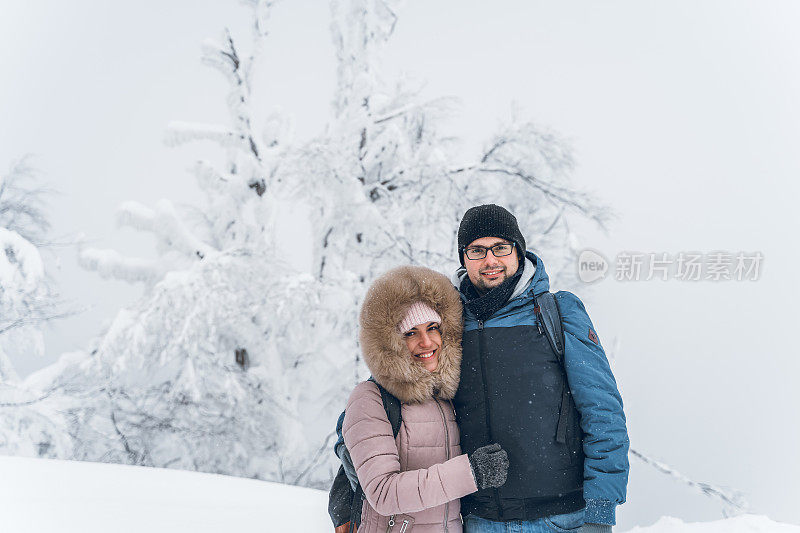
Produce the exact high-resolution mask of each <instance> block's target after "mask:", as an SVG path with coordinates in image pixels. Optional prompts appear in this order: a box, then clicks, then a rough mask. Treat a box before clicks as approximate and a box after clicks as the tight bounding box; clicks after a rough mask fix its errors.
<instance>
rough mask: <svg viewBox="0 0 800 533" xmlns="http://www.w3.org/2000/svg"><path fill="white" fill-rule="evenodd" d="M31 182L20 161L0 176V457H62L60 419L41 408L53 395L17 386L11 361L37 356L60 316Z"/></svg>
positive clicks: (65, 446)
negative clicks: (45, 328) (47, 327)
mask: <svg viewBox="0 0 800 533" xmlns="http://www.w3.org/2000/svg"><path fill="white" fill-rule="evenodd" d="M34 177H35V176H34V173H33V171H32V169H31V168H30V167H29V166H28V165H27V163H26V161H25V160H24V159H23V160H21V161H20V162H18V163H16V164H15V165H13V166H12V167H11V170H10V171H9V172H8V173H7V174H6V175H0V454H7V455H24V456H29V457H65V456H67V455H68V454H69V453H70V451H71V444H70V439H69V436H68V435H67V433H66V431H65V428H64V425H63V419H62V417H61V415H60V414H59V412H58V411H57V410H56V409H55V408H54V407H53V406H52V405H48V404H45V403H43V400H44V399H46V398H47V397H48V396H50V394H52V392H53V391H52V390H47V391H44V392H43V391H41V390H38V389H37V388H35V387H30V386H28V385H27V384H25V383H23V382H21V381H20V379H19V376H18V375H17V372H16V370H15V369H14V366H13V365H12V363H11V359H10V356H16V357H38V356H41V355H42V352H43V351H44V340H43V338H42V330H41V327H42V325H43V324H44V323H45V322H47V321H48V320H52V319H54V318H59V317H61V316H63V313H62V312H61V311H60V310H59V307H60V306H59V302H58V300H57V296H56V295H55V293H54V292H53V291H52V290H51V288H50V284H49V283H48V280H47V277H46V275H45V269H44V265H43V262H42V257H41V255H40V253H39V248H38V247H39V246H44V245H46V240H45V237H46V232H47V229H48V227H49V224H48V222H47V219H46V217H45V215H44V211H43V209H42V200H41V195H42V194H43V192H44V191H43V190H42V189H40V188H37V187H35V186H34V185H33V181H34Z"/></svg>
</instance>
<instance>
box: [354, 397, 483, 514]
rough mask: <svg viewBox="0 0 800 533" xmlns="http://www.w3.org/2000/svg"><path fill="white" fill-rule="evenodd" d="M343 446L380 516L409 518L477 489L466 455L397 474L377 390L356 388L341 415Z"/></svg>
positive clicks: (397, 461)
mask: <svg viewBox="0 0 800 533" xmlns="http://www.w3.org/2000/svg"><path fill="white" fill-rule="evenodd" d="M343 433H344V442H345V445H346V446H347V449H348V450H350V457H352V459H353V464H354V466H355V468H356V473H357V474H358V480H359V483H360V484H361V487H362V489H363V490H364V495H365V497H366V499H367V501H368V502H369V504H370V505H371V506H372V508H373V509H375V510H376V511H377V512H378V513H379V514H381V515H383V516H389V515H392V514H399V513H414V512H418V511H421V510H423V509H428V508H431V507H436V506H438V505H442V504H444V503H447V502H449V501H452V500H455V499H458V498H461V497H462V496H466V495H467V494H471V493H473V492H475V491H477V490H478V487H477V486H476V485H475V478H474V477H473V476H472V469H471V467H470V464H469V459H468V458H467V455H466V454H462V455H459V456H456V457H454V458H452V459H450V460H448V461H446V462H444V463H440V464H436V465H433V466H431V467H430V468H423V469H419V470H408V471H406V472H400V457H399V455H398V451H397V444H396V442H395V439H394V437H393V436H392V426H391V424H390V423H389V420H388V419H387V417H386V411H385V410H384V408H383V402H382V401H381V394H380V392H379V390H378V387H377V386H376V385H375V384H374V383H371V382H364V383H360V384H359V385H358V386H356V388H355V390H353V393H352V394H351V395H350V399H349V400H348V402H347V409H346V410H345V417H344V425H343Z"/></svg>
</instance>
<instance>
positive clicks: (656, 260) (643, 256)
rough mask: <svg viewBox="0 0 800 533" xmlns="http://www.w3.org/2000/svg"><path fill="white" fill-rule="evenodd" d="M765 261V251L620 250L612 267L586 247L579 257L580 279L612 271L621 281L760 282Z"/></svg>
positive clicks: (599, 254) (595, 278)
mask: <svg viewBox="0 0 800 533" xmlns="http://www.w3.org/2000/svg"><path fill="white" fill-rule="evenodd" d="M763 260H764V255H763V254H762V253H761V252H726V251H714V252H708V253H702V252H678V253H675V254H669V253H667V252H658V253H656V252H620V253H618V254H617V257H616V258H615V261H614V264H613V266H612V265H611V264H610V263H609V261H608V260H607V259H606V258H605V257H604V256H603V255H602V254H601V253H600V252H598V251H596V250H591V249H586V250H584V251H583V252H581V253H580V255H579V256H578V278H579V279H580V280H581V281H583V282H586V283H592V282H594V281H598V280H601V279H604V278H605V277H606V275H607V274H608V273H609V271H611V272H613V274H614V279H616V280H617V281H650V280H661V281H668V280H670V279H675V280H678V281H756V280H757V279H758V278H759V276H760V275H761V267H762V263H763Z"/></svg>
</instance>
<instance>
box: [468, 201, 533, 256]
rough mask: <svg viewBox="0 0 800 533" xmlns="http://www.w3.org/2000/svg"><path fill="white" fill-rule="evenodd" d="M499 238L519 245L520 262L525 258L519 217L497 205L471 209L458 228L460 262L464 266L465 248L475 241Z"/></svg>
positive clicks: (479, 206)
mask: <svg viewBox="0 0 800 533" xmlns="http://www.w3.org/2000/svg"><path fill="white" fill-rule="evenodd" d="M483 237H499V238H501V239H506V240H507V241H513V242H514V243H516V245H517V253H518V254H519V257H520V261H522V260H523V258H524V257H525V238H524V237H523V236H522V233H521V232H520V231H519V225H517V217H515V216H514V215H512V214H511V213H510V212H509V211H508V210H507V209H505V208H504V207H500V206H499V205H495V204H486V205H478V206H475V207H470V208H469V209H467V212H466V213H464V216H463V217H462V219H461V224H460V225H459V226H458V260H459V261H461V266H464V248H466V247H467V246H468V245H469V243H471V242H472V241H474V240H475V239H480V238H483Z"/></svg>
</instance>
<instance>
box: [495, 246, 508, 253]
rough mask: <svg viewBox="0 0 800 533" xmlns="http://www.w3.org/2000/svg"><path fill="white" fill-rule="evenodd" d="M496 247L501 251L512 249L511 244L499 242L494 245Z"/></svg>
mask: <svg viewBox="0 0 800 533" xmlns="http://www.w3.org/2000/svg"><path fill="white" fill-rule="evenodd" d="M494 249H495V250H496V251H498V252H500V253H505V252H507V251H509V250H510V249H511V245H510V244H499V245H497V246H495V247H494Z"/></svg>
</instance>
